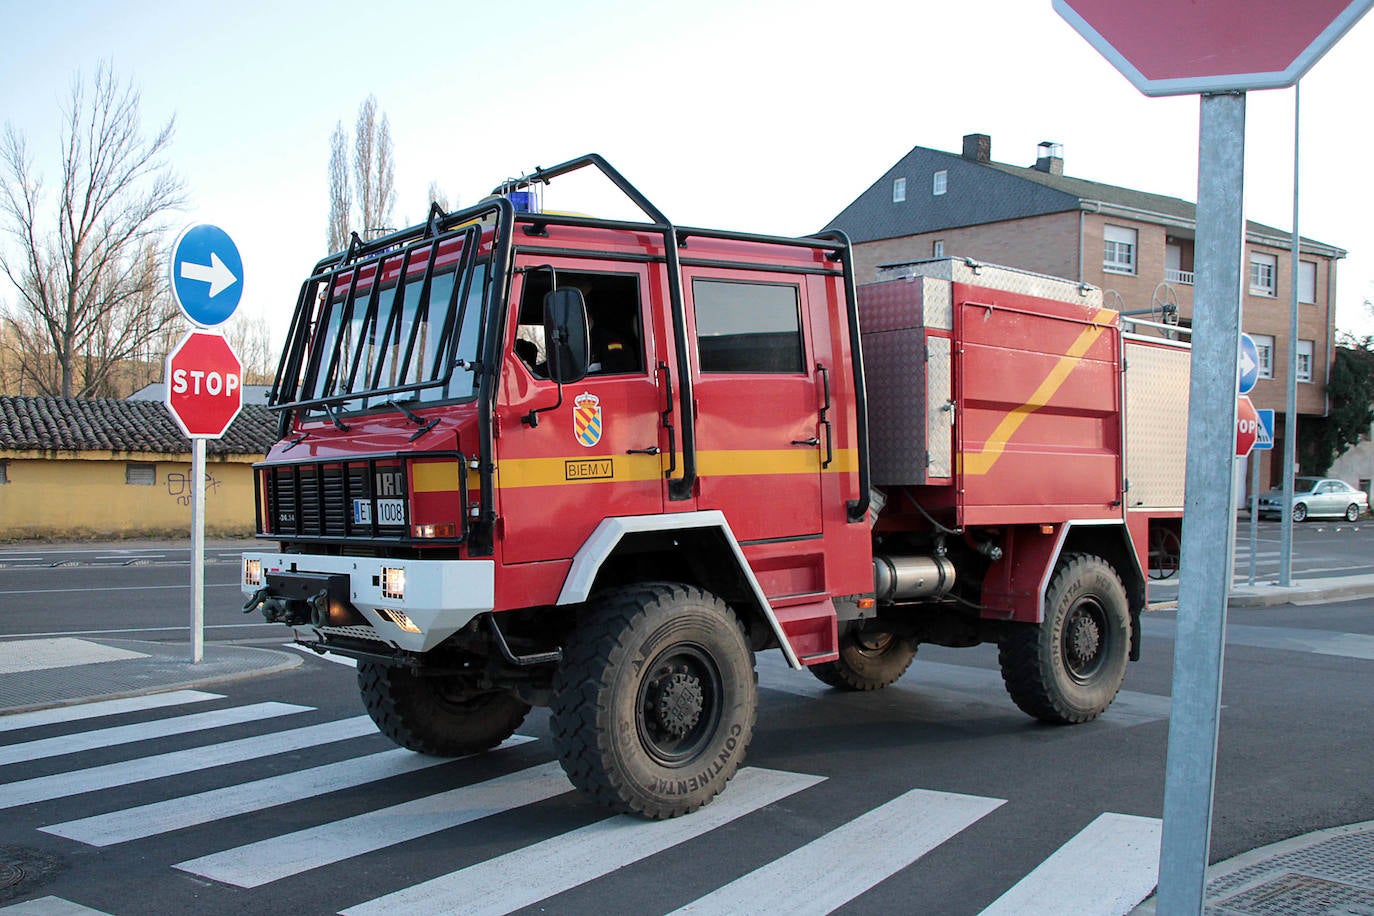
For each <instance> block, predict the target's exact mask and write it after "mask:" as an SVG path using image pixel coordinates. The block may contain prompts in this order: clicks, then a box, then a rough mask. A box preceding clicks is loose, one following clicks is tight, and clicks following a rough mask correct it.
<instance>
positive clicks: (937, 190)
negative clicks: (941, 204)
mask: <svg viewBox="0 0 1374 916" xmlns="http://www.w3.org/2000/svg"><path fill="white" fill-rule="evenodd" d="M948 187H949V171H948V170H947V169H940V171H938V172H936V173H935V175H934V176H933V177H932V178H931V180H930V193H931V194H933V195H935V196H936V197H939V196H940V195H941V194H943V193H945V190H946V189H947V188H948Z"/></svg>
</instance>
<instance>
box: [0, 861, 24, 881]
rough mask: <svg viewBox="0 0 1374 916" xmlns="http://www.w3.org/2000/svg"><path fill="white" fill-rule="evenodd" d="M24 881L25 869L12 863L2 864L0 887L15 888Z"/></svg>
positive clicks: (0, 866)
mask: <svg viewBox="0 0 1374 916" xmlns="http://www.w3.org/2000/svg"><path fill="white" fill-rule="evenodd" d="M23 880H24V869H23V868H21V867H19V866H18V865H15V864H14V863H12V862H0V887H14V886H15V885H16V884H18V883H19V882H20V881H23Z"/></svg>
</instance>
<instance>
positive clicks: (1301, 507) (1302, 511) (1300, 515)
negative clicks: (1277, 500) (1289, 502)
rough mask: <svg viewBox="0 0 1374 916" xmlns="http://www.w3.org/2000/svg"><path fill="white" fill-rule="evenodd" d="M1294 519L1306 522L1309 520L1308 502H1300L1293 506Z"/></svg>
mask: <svg viewBox="0 0 1374 916" xmlns="http://www.w3.org/2000/svg"><path fill="white" fill-rule="evenodd" d="M1293 521H1295V522H1305V521H1307V504H1306V503H1298V504H1297V505H1296V506H1294V507H1293Z"/></svg>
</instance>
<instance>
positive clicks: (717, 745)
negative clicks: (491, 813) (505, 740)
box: [552, 584, 758, 819]
mask: <svg viewBox="0 0 1374 916" xmlns="http://www.w3.org/2000/svg"><path fill="white" fill-rule="evenodd" d="M757 707H758V692H757V686H756V677H755V674H754V655H753V652H752V651H750V649H749V644H748V640H747V639H746V638H745V634H744V630H743V627H742V626H741V624H740V621H739V619H738V618H737V617H736V616H735V615H734V614H733V613H732V612H731V611H730V609H729V608H728V607H726V605H725V603H724V602H723V601H721V599H719V598H717V597H716V596H715V595H712V594H711V593H709V592H705V591H702V590H701V589H698V588H692V587H688V586H684V585H676V584H654V585H642V586H635V587H631V588H625V589H620V590H617V591H614V592H610V593H608V594H606V595H603V596H601V597H599V598H596V599H593V602H592V605H591V607H590V610H589V613H587V614H586V615H585V616H584V617H582V618H581V619H579V620H578V623H577V626H576V627H575V628H574V630H573V632H572V634H571V635H570V636H569V637H568V641H567V646H566V649H565V651H564V656H563V664H562V665H561V666H560V667H559V671H558V676H557V678H556V679H555V682H554V703H553V722H552V725H553V733H554V744H555V746H556V747H557V748H558V755H559V759H560V761H561V762H562V764H563V770H564V772H566V773H567V774H568V778H569V779H570V780H571V781H572V783H573V785H575V786H577V788H579V789H581V790H582V791H583V792H584V793H585V794H586V795H588V796H590V797H591V798H592V799H593V800H594V801H596V802H598V803H600V804H602V805H605V806H607V807H609V808H612V809H614V810H616V811H620V812H624V813H631V814H638V815H641V816H643V817H647V818H653V819H661V818H668V817H677V816H679V815H682V814H687V813H688V812H690V811H695V810H696V809H698V808H700V807H701V806H702V805H704V804H706V803H707V802H709V801H710V800H711V799H712V798H714V797H715V796H716V795H717V794H718V793H719V792H720V791H721V789H723V788H725V784H726V783H727V782H729V781H730V779H731V777H733V776H734V775H735V771H736V770H737V769H738V768H739V766H740V763H741V761H743V759H744V753H745V749H746V748H747V747H748V745H749V739H750V737H751V736H752V734H753V730H754V717H755V713H756V710H757Z"/></svg>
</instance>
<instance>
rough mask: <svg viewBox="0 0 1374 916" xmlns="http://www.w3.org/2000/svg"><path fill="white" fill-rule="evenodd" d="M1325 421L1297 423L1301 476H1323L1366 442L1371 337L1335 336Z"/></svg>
mask: <svg viewBox="0 0 1374 916" xmlns="http://www.w3.org/2000/svg"><path fill="white" fill-rule="evenodd" d="M1326 398H1327V403H1328V405H1329V410H1328V413H1327V415H1326V416H1325V417H1313V418H1310V419H1304V420H1303V421H1301V422H1300V424H1299V425H1300V426H1302V427H1303V429H1301V430H1300V435H1299V436H1298V452H1299V457H1298V461H1299V464H1300V465H1301V466H1302V468H1303V470H1304V472H1305V473H1312V474H1325V473H1326V472H1327V470H1328V469H1330V467H1331V464H1332V462H1334V461H1335V460H1336V459H1337V458H1339V457H1340V456H1341V455H1343V454H1345V453H1346V452H1347V451H1348V450H1349V449H1350V448H1351V447H1352V446H1354V445H1356V444H1357V443H1359V441H1360V440H1361V439H1368V438H1369V426H1370V423H1372V422H1374V337H1362V338H1357V337H1354V336H1353V335H1350V334H1346V333H1339V334H1338V335H1337V338H1336V346H1335V348H1334V353H1333V356H1332V360H1331V379H1330V381H1329V382H1328V383H1327V386H1326Z"/></svg>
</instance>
